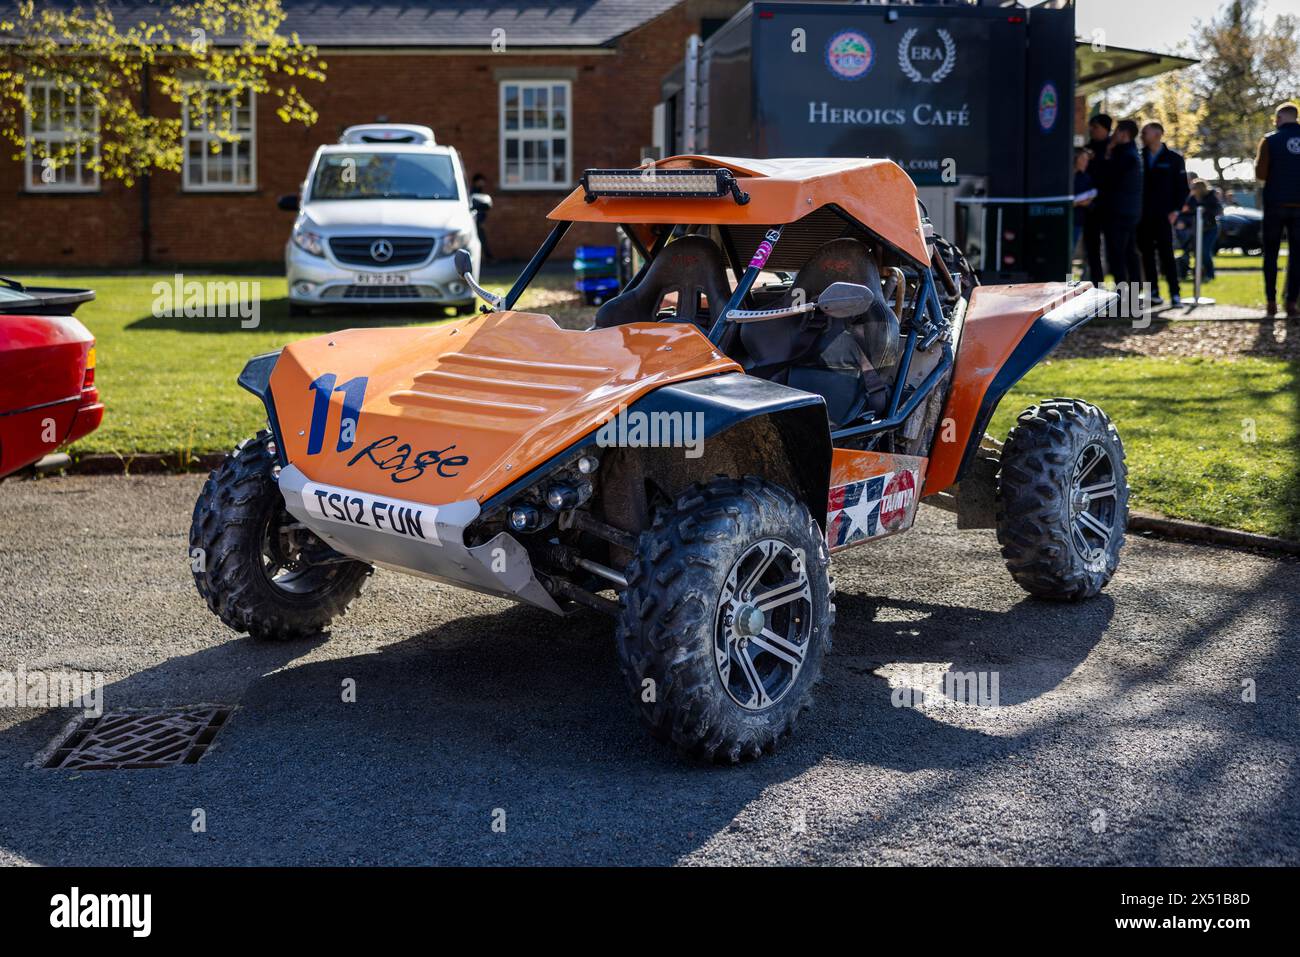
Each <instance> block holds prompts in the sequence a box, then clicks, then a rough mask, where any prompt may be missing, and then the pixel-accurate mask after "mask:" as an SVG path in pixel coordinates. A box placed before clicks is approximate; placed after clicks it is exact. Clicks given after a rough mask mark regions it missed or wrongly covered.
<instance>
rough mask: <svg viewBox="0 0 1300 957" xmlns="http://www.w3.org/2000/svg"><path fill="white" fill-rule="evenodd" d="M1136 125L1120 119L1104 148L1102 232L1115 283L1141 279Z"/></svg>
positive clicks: (1140, 200) (1139, 171) (1138, 163)
mask: <svg viewBox="0 0 1300 957" xmlns="http://www.w3.org/2000/svg"><path fill="white" fill-rule="evenodd" d="M1137 137H1138V127H1137V124H1136V123H1134V122H1133V121H1132V120H1120V121H1119V122H1118V123H1117V124H1115V133H1114V135H1113V136H1112V137H1111V138H1110V146H1109V147H1108V148H1107V150H1106V162H1105V164H1104V166H1103V168H1102V180H1101V197H1100V198H1101V206H1102V209H1101V213H1102V223H1103V225H1102V232H1103V235H1104V236H1105V239H1106V265H1108V266H1109V267H1110V274H1111V276H1112V278H1114V280H1115V282H1116V284H1120V283H1125V284H1127V283H1136V282H1138V281H1140V280H1141V278H1142V267H1141V264H1140V263H1139V262H1138V252H1137V228H1138V223H1139V222H1141V221H1142V157H1140V156H1139V155H1138V151H1137V145H1136V140H1137Z"/></svg>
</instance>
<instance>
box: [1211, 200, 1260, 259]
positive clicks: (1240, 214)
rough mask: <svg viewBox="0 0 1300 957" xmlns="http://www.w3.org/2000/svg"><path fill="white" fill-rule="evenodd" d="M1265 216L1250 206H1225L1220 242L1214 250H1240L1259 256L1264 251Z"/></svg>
mask: <svg viewBox="0 0 1300 957" xmlns="http://www.w3.org/2000/svg"><path fill="white" fill-rule="evenodd" d="M1263 223H1264V214H1263V213H1261V212H1260V211H1259V210H1258V209H1251V208H1250V207H1249V206H1225V207H1224V209H1223V215H1222V216H1221V217H1220V218H1219V241H1218V242H1217V243H1215V245H1214V248H1215V249H1216V250H1220V249H1240V250H1241V251H1242V252H1243V253H1245V254H1247V255H1257V254H1258V253H1260V252H1262V251H1263V249H1264V243H1263V241H1262V239H1261V238H1260V237H1261V235H1262V233H1263Z"/></svg>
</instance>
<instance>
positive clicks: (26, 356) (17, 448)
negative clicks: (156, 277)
mask: <svg viewBox="0 0 1300 957" xmlns="http://www.w3.org/2000/svg"><path fill="white" fill-rule="evenodd" d="M41 292H44V291H43V290H42V291H37V290H27V289H22V288H21V287H18V286H17V284H15V283H7V282H5V283H3V284H0V478H3V477H4V476H6V475H9V474H11V473H13V472H16V471H17V470H18V469H21V468H23V467H24V466H27V465H31V464H32V463H33V462H37V461H39V460H40V459H42V458H44V457H45V456H46V455H48V454H49V453H51V452H53V451H54V450H55V449H57V448H58V447H59V446H61V445H65V444H67V443H69V442H75V441H76V440H77V439H79V438H81V437H82V436H84V435H87V434H89V433H90V432H93V431H94V430H95V429H96V428H98V427H99V423H100V421H102V420H103V418H104V406H103V404H102V403H101V402H100V401H99V390H97V389H96V388H95V337H94V336H92V335H91V334H90V332H89V331H88V330H87V329H86V327H85V326H83V325H82V324H81V323H80V322H79V321H77V320H76V319H74V318H72V316H70V315H41V314H40V313H42V312H44V311H46V310H47V309H49V308H50V307H51V306H52V305H56V304H54V303H51V301H50V299H51V297H49V296H42V295H41ZM88 298H91V296H84V297H83V298H82V299H80V300H79V301H84V299H88ZM76 304H77V303H76V302H66V303H58V304H57V306H61V307H62V308H61V310H60V311H63V312H71V311H72V308H75V306H76ZM69 307H72V308H69ZM19 310H21V312H19V314H12V313H13V312H15V311H19Z"/></svg>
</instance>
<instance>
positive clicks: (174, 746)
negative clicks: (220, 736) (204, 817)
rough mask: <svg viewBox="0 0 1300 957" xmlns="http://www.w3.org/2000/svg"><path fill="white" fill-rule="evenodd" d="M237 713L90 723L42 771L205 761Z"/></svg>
mask: <svg viewBox="0 0 1300 957" xmlns="http://www.w3.org/2000/svg"><path fill="white" fill-rule="evenodd" d="M233 710H234V709H233V708H229V707H220V706H204V707H196V708H177V709H173V710H170V711H153V712H148V713H141V712H127V711H110V712H108V713H107V714H104V715H101V716H100V717H98V718H86V719H84V720H83V721H82V722H81V723H80V724H78V725H77V727H76V728H75V729H74V730H73V732H72V733H71V734H70V735H68V737H67V738H66V739H65V740H64V741H63V742H62V743H61V744H60V745H59V746H58V747H57V748H56V749H55V750H54V753H53V754H52V755H50V757H49V759H48V760H47V761H46V762H45V763H44V764H43V765H42V767H46V768H62V769H64V770H74V771H113V770H116V769H118V768H165V767H170V766H172V765H175V764H194V763H195V762H196V761H198V760H199V758H201V757H203V755H204V753H205V752H206V751H207V750H208V746H209V745H211V744H212V739H213V738H215V737H216V736H217V732H218V731H220V730H221V728H222V726H223V725H224V724H225V723H226V719H227V718H229V717H230V714H231V712H232V711H233Z"/></svg>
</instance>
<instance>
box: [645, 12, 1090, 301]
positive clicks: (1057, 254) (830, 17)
mask: <svg viewBox="0 0 1300 957" xmlns="http://www.w3.org/2000/svg"><path fill="white" fill-rule="evenodd" d="M1074 47H1075V36H1074V8H1073V6H1072V5H1071V4H1070V3H1067V2H1060V0H1058V2H1055V3H1048V4H1045V5H1043V6H1041V7H1033V8H1028V9H1026V8H1022V7H1016V6H1003V5H995V4H992V3H983V4H959V5H906V6H904V5H892V4H873V5H859V4H838V3H772V2H763V3H751V4H749V5H748V6H746V7H744V8H743V9H742V10H741V11H740V12H738V13H737V14H736V15H735V16H734V17H732V18H731V19H730V20H729V21H727V22H726V23H725V24H724V25H723V26H721V27H720V28H719V29H718V30H717V31H716V32H715V33H713V34H712V35H711V36H710V37H708V39H706V40H704V41H703V42H700V41H699V40H698V39H697V38H694V37H692V38H691V40H690V41H689V42H688V44H687V51H686V58H685V59H684V60H683V62H682V63H681V64H679V65H678V66H677V67H676V69H674V70H673V71H672V72H671V73H670V74H669V75H668V76H667V77H666V78H665V80H664V82H663V85H662V91H661V92H662V101H661V103H660V104H659V106H658V108H657V109H656V116H655V144H654V145H655V147H656V149H657V150H658V151H659V155H672V154H675V153H700V152H708V153H714V154H719V155H724V156H755V157H797V156H871V157H886V158H889V159H892V160H894V161H895V162H897V163H898V164H899V165H901V166H902V167H903V168H904V169H905V170H907V172H908V173H909V174H910V175H911V176H912V178H913V180H915V181H916V184H917V187H918V189H919V191H920V194H921V200H922V202H923V203H924V204H925V206H926V210H927V212H928V213H929V215H930V219H931V220H932V221H933V223H934V226H935V229H936V230H937V231H938V232H939V233H941V234H943V235H945V236H948V237H950V238H952V239H953V240H954V241H956V242H957V243H958V245H960V246H961V247H962V248H963V249H964V250H965V251H966V254H967V256H968V258H969V259H970V261H971V263H972V265H974V266H975V267H976V268H977V269H978V270H979V271H980V273H981V275H982V277H983V278H984V279H985V281H997V282H1003V281H1006V282H1023V281H1026V280H1029V281H1034V280H1055V279H1063V278H1066V277H1067V276H1068V275H1069V272H1070V253H1071V245H1072V243H1071V240H1072V237H1073V229H1072V225H1071V217H1072V211H1073V204H1072V199H1071V195H1070V194H1071V191H1072V187H1073V162H1072V148H1073V125H1074V117H1073V105H1074V77H1075V54H1074Z"/></svg>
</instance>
